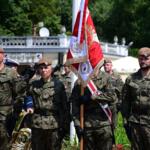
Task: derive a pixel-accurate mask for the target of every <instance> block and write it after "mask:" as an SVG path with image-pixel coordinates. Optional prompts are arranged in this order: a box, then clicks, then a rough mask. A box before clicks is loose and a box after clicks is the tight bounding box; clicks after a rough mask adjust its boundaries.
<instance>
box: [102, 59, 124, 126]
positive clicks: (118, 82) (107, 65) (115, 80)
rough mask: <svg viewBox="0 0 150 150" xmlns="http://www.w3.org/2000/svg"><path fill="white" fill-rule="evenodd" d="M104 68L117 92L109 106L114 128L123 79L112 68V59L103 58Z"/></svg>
mask: <svg viewBox="0 0 150 150" xmlns="http://www.w3.org/2000/svg"><path fill="white" fill-rule="evenodd" d="M104 70H105V72H106V73H107V74H108V75H110V77H111V83H112V85H113V86H114V88H115V92H116V94H117V99H116V101H115V102H114V103H112V104H111V106H110V107H111V110H112V114H113V116H112V117H113V127H114V128H115V127H116V126H117V112H118V111H120V105H121V92H122V87H123V81H122V79H121V77H120V75H119V74H118V73H117V72H115V71H114V70H113V69H112V61H111V59H110V58H106V59H105V60H104Z"/></svg>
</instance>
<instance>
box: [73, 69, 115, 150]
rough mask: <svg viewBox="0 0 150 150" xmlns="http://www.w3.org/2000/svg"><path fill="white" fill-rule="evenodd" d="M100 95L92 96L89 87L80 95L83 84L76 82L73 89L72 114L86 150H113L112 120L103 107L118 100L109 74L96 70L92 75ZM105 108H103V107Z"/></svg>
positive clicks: (106, 107)
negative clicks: (81, 109) (82, 111)
mask: <svg viewBox="0 0 150 150" xmlns="http://www.w3.org/2000/svg"><path fill="white" fill-rule="evenodd" d="M92 80H93V82H94V83H95V85H96V87H97V88H98V90H99V93H101V94H100V95H95V96H91V93H90V91H89V89H88V88H87V87H86V88H85V89H84V96H80V93H81V84H80V82H79V81H77V82H76V84H75V87H74V89H73V91H72V95H71V101H72V116H73V120H74V124H75V128H76V132H77V135H78V138H79V140H80V137H81V136H83V138H84V147H85V150H111V149H112V130H111V125H110V120H109V119H108V116H107V115H106V113H105V112H104V110H103V109H105V110H106V109H107V110H109V109H108V105H109V104H110V103H112V102H113V101H115V100H116V94H115V92H114V91H113V89H112V85H111V83H110V81H109V76H108V75H107V74H106V73H104V72H101V71H100V72H99V70H98V72H96V73H95V74H94V75H93V77H92ZM81 104H84V130H82V129H81V128H80V105H81ZM101 106H102V107H105V108H102V107H101ZM109 117H111V116H109Z"/></svg>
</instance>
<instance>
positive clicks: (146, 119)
mask: <svg viewBox="0 0 150 150" xmlns="http://www.w3.org/2000/svg"><path fill="white" fill-rule="evenodd" d="M149 85H150V75H149V76H146V77H145V78H143V77H142V74H141V70H139V71H138V72H136V73H134V74H132V75H131V76H130V77H128V78H127V79H126V82H125V85H124V88H123V103H122V115H123V117H124V121H125V123H128V125H129V127H130V132H131V133H130V134H131V144H132V149H134V150H148V149H149V147H150V86H149Z"/></svg>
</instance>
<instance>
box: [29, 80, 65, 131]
mask: <svg viewBox="0 0 150 150" xmlns="http://www.w3.org/2000/svg"><path fill="white" fill-rule="evenodd" d="M29 93H30V95H32V97H33V104H34V114H33V117H32V121H33V127H34V128H42V129H56V128H60V127H63V123H64V122H63V121H64V118H65V117H66V116H65V115H66V111H67V104H66V100H67V97H66V92H65V88H64V85H63V83H62V82H61V81H59V80H58V79H56V78H51V80H50V81H46V82H44V81H43V80H42V78H41V79H39V80H35V81H33V82H32V83H31V86H30V90H29Z"/></svg>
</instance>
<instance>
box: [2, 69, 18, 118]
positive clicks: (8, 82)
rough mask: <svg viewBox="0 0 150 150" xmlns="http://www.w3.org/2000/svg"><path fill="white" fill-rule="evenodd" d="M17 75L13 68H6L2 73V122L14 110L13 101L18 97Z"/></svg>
mask: <svg viewBox="0 0 150 150" xmlns="http://www.w3.org/2000/svg"><path fill="white" fill-rule="evenodd" d="M16 76H17V74H16V73H15V71H14V70H13V69H11V68H8V67H6V66H5V67H4V68H3V69H2V70H1V71H0V120H3V116H6V115H7V114H8V113H9V112H10V111H12V109H13V99H14V97H15V96H16V91H15V86H14V80H15V78H16Z"/></svg>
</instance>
